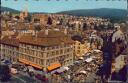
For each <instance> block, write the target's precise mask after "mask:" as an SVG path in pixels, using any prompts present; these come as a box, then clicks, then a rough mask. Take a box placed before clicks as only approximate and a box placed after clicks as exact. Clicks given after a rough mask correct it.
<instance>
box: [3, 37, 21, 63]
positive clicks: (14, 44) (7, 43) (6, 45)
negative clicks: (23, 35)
mask: <svg viewBox="0 0 128 83" xmlns="http://www.w3.org/2000/svg"><path fill="white" fill-rule="evenodd" d="M1 48H2V49H1V58H4V59H6V60H10V61H11V62H17V61H18V54H19V40H18V39H16V38H11V37H7V36H6V37H3V38H2V40H1Z"/></svg>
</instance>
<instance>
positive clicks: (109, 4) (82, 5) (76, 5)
mask: <svg viewBox="0 0 128 83" xmlns="http://www.w3.org/2000/svg"><path fill="white" fill-rule="evenodd" d="M53 1H54V0H53ZM53 1H20V0H19V1H14V0H9V1H5V0H1V6H2V7H8V8H11V9H14V10H18V11H23V10H26V9H27V10H28V12H44V13H57V12H63V11H72V10H86V9H101V8H107V9H122V10H127V3H126V1H84V0H79V1H75V0H72V1H64V0H62V1H54V2H53ZM12 4H15V5H12Z"/></svg>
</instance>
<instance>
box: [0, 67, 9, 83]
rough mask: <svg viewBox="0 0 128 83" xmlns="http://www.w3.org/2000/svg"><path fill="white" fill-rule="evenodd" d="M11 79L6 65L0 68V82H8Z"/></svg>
mask: <svg viewBox="0 0 128 83" xmlns="http://www.w3.org/2000/svg"><path fill="white" fill-rule="evenodd" d="M10 78H11V75H10V69H9V66H8V65H1V66H0V80H1V81H9V80H10Z"/></svg>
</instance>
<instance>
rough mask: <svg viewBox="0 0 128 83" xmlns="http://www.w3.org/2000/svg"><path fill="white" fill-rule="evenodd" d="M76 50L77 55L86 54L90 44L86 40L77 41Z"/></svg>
mask: <svg viewBox="0 0 128 83" xmlns="http://www.w3.org/2000/svg"><path fill="white" fill-rule="evenodd" d="M74 50H75V55H76V56H77V57H81V56H83V55H85V53H87V52H89V51H90V44H89V43H88V42H87V41H84V42H80V41H75V45H74Z"/></svg>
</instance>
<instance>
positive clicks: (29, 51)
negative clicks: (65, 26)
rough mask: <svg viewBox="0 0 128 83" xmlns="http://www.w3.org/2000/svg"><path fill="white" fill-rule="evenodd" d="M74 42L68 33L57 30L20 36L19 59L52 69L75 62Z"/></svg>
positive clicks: (28, 63) (35, 65) (38, 66)
mask: <svg viewBox="0 0 128 83" xmlns="http://www.w3.org/2000/svg"><path fill="white" fill-rule="evenodd" d="M73 44H74V41H72V40H71V38H70V37H68V36H67V35H66V34H64V33H63V32H60V31H55V30H45V31H41V32H39V33H38V34H37V35H36V36H23V37H21V38H20V45H19V61H20V62H22V63H24V64H27V65H31V66H33V67H36V68H39V69H42V70H44V71H51V70H54V69H56V68H58V67H61V66H68V65H70V64H72V63H73V50H74V49H73Z"/></svg>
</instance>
